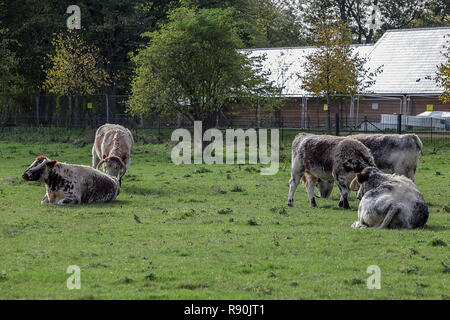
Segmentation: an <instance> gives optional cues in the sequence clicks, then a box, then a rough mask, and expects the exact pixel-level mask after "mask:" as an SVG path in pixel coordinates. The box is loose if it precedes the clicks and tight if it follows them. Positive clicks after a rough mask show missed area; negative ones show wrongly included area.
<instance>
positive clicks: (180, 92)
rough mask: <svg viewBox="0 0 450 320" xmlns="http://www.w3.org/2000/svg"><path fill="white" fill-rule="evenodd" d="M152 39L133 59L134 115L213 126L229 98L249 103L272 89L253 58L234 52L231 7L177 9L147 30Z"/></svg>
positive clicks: (238, 42) (238, 43)
mask: <svg viewBox="0 0 450 320" xmlns="http://www.w3.org/2000/svg"><path fill="white" fill-rule="evenodd" d="M146 36H148V37H150V41H149V43H148V45H147V47H146V48H144V49H143V50H141V51H140V52H139V53H138V54H137V55H136V56H135V57H134V59H133V60H134V62H135V63H136V66H137V67H136V71H135V75H134V77H133V79H132V95H131V97H130V99H129V101H128V105H129V111H130V112H131V113H133V114H136V115H140V114H158V115H174V114H177V113H181V114H182V115H184V116H185V117H186V118H188V119H190V120H191V121H196V120H200V121H202V122H203V129H207V128H210V127H212V126H214V124H215V121H216V117H217V116H218V115H219V113H220V112H221V110H222V109H223V108H224V106H225V105H226V104H227V103H229V102H230V100H231V99H235V100H239V101H241V102H242V104H243V105H247V106H250V105H252V103H253V102H254V101H255V100H256V99H257V98H258V96H259V97H264V96H271V95H272V94H274V93H275V90H273V88H272V87H271V86H270V85H268V84H267V83H266V78H265V76H264V75H263V74H262V73H259V74H255V71H254V69H253V67H252V60H250V59H249V58H247V57H246V56H245V55H244V54H242V53H240V52H238V50H237V49H238V48H241V46H242V41H241V40H240V39H239V37H238V35H237V32H236V28H235V24H234V22H233V13H232V10H230V9H200V10H198V11H197V10H195V9H189V8H185V7H182V8H178V9H175V10H173V11H171V12H170V14H169V22H168V23H167V24H166V25H164V26H162V28H161V30H160V31H155V32H153V33H147V34H146Z"/></svg>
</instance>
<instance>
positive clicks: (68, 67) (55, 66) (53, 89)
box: [44, 30, 109, 125]
mask: <svg viewBox="0 0 450 320" xmlns="http://www.w3.org/2000/svg"><path fill="white" fill-rule="evenodd" d="M52 43H53V46H54V48H55V53H54V54H53V55H50V54H49V56H48V58H49V60H50V62H51V64H52V67H51V68H50V69H47V70H45V73H46V75H47V78H46V79H45V82H44V88H45V89H46V91H48V92H50V93H55V94H59V95H68V96H73V95H74V96H75V112H74V122H75V125H78V120H79V119H78V116H79V111H78V109H79V104H78V96H79V95H86V94H95V93H97V92H98V91H99V90H100V89H101V88H102V87H103V86H104V85H105V84H106V83H107V82H108V81H109V76H108V74H107V73H106V72H105V70H104V69H103V67H102V61H101V60H102V59H101V56H100V54H99V49H98V48H96V47H94V46H92V45H88V44H86V43H85V42H84V41H83V40H82V39H81V37H80V35H79V34H78V33H77V32H76V31H70V30H69V31H68V32H67V33H66V34H64V33H60V34H58V35H57V36H56V37H55V38H54V39H53V42H52ZM69 101H71V100H69ZM69 103H70V102H69ZM69 108H71V105H69Z"/></svg>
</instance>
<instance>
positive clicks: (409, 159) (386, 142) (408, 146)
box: [351, 134, 423, 181]
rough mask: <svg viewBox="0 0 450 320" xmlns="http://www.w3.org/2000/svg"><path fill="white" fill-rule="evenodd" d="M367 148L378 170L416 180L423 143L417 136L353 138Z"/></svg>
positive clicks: (361, 136)
mask: <svg viewBox="0 0 450 320" xmlns="http://www.w3.org/2000/svg"><path fill="white" fill-rule="evenodd" d="M351 138H352V139H356V140H358V141H359V142H361V143H362V144H364V145H365V146H366V147H367V148H369V150H370V152H371V153H372V155H373V158H374V159H375V164H376V166H377V168H378V169H380V170H381V171H383V172H385V173H396V174H399V175H403V176H405V177H407V178H409V179H411V180H412V181H414V180H415V177H416V170H417V165H418V164H419V153H420V151H421V150H422V147H423V145H422V141H420V138H419V137H418V136H417V135H415V134H402V135H400V134H357V135H354V136H351Z"/></svg>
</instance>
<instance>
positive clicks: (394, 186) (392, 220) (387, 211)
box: [352, 167, 428, 229]
mask: <svg viewBox="0 0 450 320" xmlns="http://www.w3.org/2000/svg"><path fill="white" fill-rule="evenodd" d="M356 181H357V183H358V185H360V188H359V192H358V197H360V198H362V199H361V202H360V203H359V207H358V221H356V222H354V223H353V224H352V228H367V227H373V228H392V229H393V228H408V229H412V228H418V227H423V226H424V225H425V223H426V222H427V220H428V207H427V204H426V203H425V200H424V199H423V196H422V193H420V191H419V190H418V189H417V187H416V185H415V184H414V183H413V182H412V181H411V180H410V179H408V178H406V177H404V176H399V175H396V174H386V173H383V172H382V171H380V170H379V169H377V168H373V167H369V168H365V169H364V170H363V171H362V172H361V173H358V174H357V175H356Z"/></svg>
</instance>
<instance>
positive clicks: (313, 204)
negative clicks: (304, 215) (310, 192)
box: [309, 198, 317, 208]
mask: <svg viewBox="0 0 450 320" xmlns="http://www.w3.org/2000/svg"><path fill="white" fill-rule="evenodd" d="M309 206H310V207H311V208H315V207H317V204H316V199H314V198H312V200H310V201H309Z"/></svg>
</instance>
